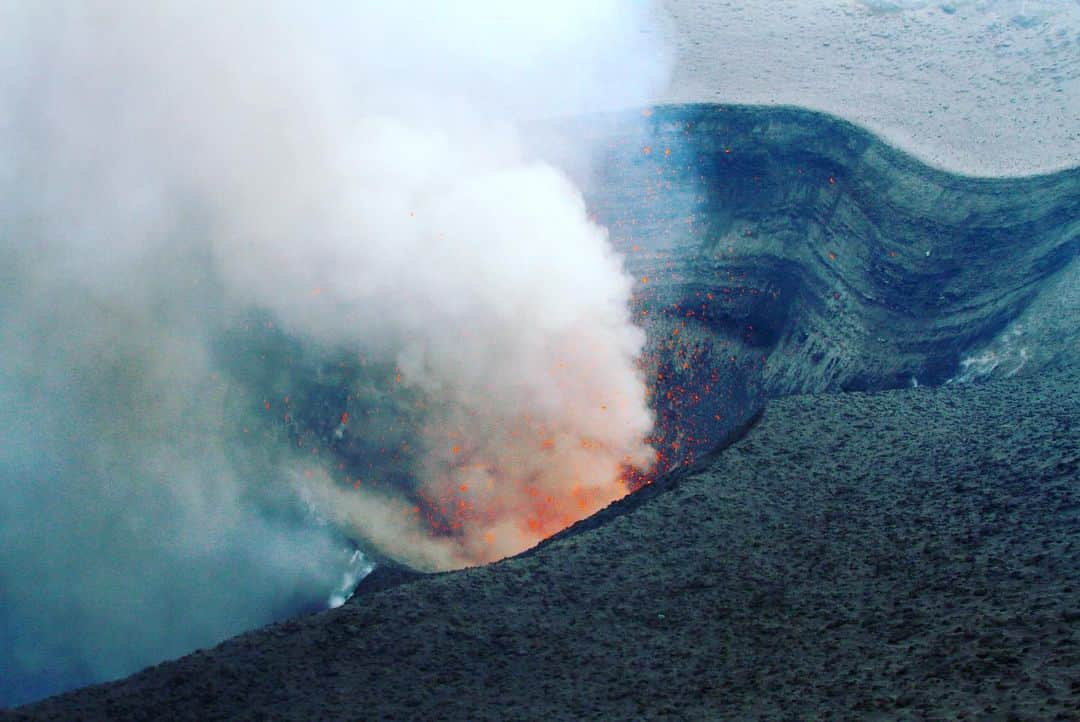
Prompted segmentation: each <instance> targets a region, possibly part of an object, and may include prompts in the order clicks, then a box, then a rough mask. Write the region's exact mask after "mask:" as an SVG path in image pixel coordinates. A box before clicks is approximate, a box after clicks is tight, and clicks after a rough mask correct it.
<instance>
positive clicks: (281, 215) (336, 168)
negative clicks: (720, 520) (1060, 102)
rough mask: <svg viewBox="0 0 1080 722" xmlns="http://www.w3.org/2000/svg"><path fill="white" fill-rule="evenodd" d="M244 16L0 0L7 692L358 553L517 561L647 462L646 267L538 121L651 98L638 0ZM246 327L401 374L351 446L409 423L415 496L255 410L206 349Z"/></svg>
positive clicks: (124, 660)
mask: <svg viewBox="0 0 1080 722" xmlns="http://www.w3.org/2000/svg"><path fill="white" fill-rule="evenodd" d="M224 5H225V7H222V6H221V4H218V3H209V2H192V1H187V2H176V3H165V2H161V3H126V2H119V1H118V2H105V1H104V0H103V1H101V2H94V3H64V4H49V3H33V2H30V1H29V0H27V2H16V3H7V4H5V5H4V6H3V8H0V150H2V152H0V188H2V192H3V195H2V196H0V198H2V200H0V249H2V253H3V258H4V263H3V265H2V267H0V425H2V427H3V428H4V429H5V431H4V433H3V434H2V435H0V609H2V610H3V611H2V615H0V616H2V618H0V649H3V650H4V651H2V652H0V663H2V665H3V667H4V669H5V675H3V676H4V678H5V681H4V682H2V683H0V702H5V701H6V702H9V703H11V702H17V701H22V700H25V699H29V698H32V697H35V696H40V695H41V694H43V693H46V692H51V691H55V690H56V689H58V688H61V687H64V686H70V685H71V684H76V683H82V682H87V681H91V680H96V679H102V678H107V677H111V676H116V675H120V674H123V673H126V672H130V671H132V670H133V669H136V668H138V667H140V666H143V665H145V664H148V663H151V662H154V661H157V660H159V659H161V658H163V657H168V656H174V655H178V654H181V653H183V652H186V651H188V650H190V649H191V648H193V647H195V646H198V645H202V644H209V643H212V642H214V641H216V640H218V639H221V638H222V637H224V636H227V635H229V634H231V633H235V632H237V631H239V630H241V629H243V628H246V627H251V626H256V625H258V624H260V623H264V622H265V621H267V620H269V619H272V618H274V617H275V616H276V615H280V614H283V613H286V612H288V611H290V610H293V609H295V608H296V606H297V605H298V604H303V603H306V602H308V601H309V600H310V599H311V598H312V596H313V594H314V592H313V591H312V590H321V591H318V592H317V593H318V594H323V595H324V596H325V595H328V594H329V593H330V592H331V591H332V590H333V589H334V588H335V585H336V584H337V583H338V581H339V577H340V575H341V572H342V569H343V568H344V566H345V563H346V558H347V557H346V556H345V555H346V554H347V553H348V552H347V551H346V549H345V544H344V542H343V538H344V536H348V537H353V538H359V539H363V540H365V541H366V542H367V543H368V544H371V545H373V546H375V547H377V548H379V549H381V550H382V551H384V552H386V553H388V554H390V555H392V556H395V557H398V558H401V559H403V560H406V561H409V562H411V563H414V564H417V565H420V566H423V567H428V568H448V567H455V566H461V565H464V564H468V563H475V562H480V561H486V560H490V559H495V558H499V557H501V556H504V555H506V554H509V553H512V552H515V551H518V550H520V549H522V548H524V547H525V546H528V545H529V544H531V543H532V542H534V541H536V540H538V539H539V538H541V537H542V536H544V535H547V534H550V533H551V532H553V531H555V530H557V529H558V528H560V527H561V526H563V525H565V524H566V523H568V522H569V521H572V520H574V519H577V518H581V517H582V516H584V515H585V514H587V513H588V512H591V511H593V510H595V509H596V508H598V507H599V506H602V505H603V504H605V503H607V502H608V501H610V500H612V499H614V498H616V497H618V496H620V495H621V494H622V493H624V489H623V488H622V486H621V484H620V482H619V474H620V471H621V470H622V469H623V468H624V467H625V466H626V465H628V464H629V465H639V466H647V465H648V464H649V461H650V459H651V450H650V449H649V448H648V447H647V446H646V445H645V444H644V443H643V441H642V439H643V438H644V437H645V436H646V435H647V433H648V432H649V430H650V428H651V425H652V418H651V414H650V412H649V409H648V407H647V404H646V398H645V390H644V387H643V382H642V379H641V376H640V374H639V372H638V371H637V369H636V368H635V358H636V357H637V355H638V354H639V352H640V349H641V346H642V343H643V335H642V332H641V331H640V330H639V329H637V328H636V327H635V326H634V325H633V324H632V323H631V322H630V319H629V312H628V309H627V301H628V298H629V294H630V288H631V284H630V280H629V279H628V278H627V277H626V275H625V274H624V272H623V271H622V267H621V262H620V259H619V258H617V257H616V256H615V255H614V254H613V252H612V251H611V249H610V247H609V245H608V243H607V237H606V232H605V231H604V230H603V229H602V228H599V227H597V226H596V225H595V224H593V223H592V222H591V221H590V220H589V218H588V216H587V213H586V209H585V204H584V201H583V200H582V196H581V193H580V191H579V190H578V189H577V188H576V187H575V186H574V184H573V183H571V181H570V180H568V177H567V176H566V175H565V174H564V172H563V171H561V170H559V168H560V167H564V166H566V165H567V164H574V165H577V166H578V167H586V166H587V164H588V151H589V149H588V148H585V147H577V146H574V147H570V146H567V145H566V144H565V143H564V142H560V141H561V140H565V139H560V138H559V136H558V135H557V134H556V135H551V134H546V135H543V136H541V135H540V134H538V133H531V132H530V131H529V129H530V128H533V127H535V126H534V124H535V123H536V122H537V120H538V119H545V118H547V119H550V118H558V117H563V116H571V115H577V114H582V113H589V112H594V111H601V110H609V109H615V108H626V107H632V106H638V105H643V104H645V103H647V102H648V101H649V100H650V98H651V97H652V95H653V93H655V92H657V91H658V90H659V89H660V85H661V84H662V83H663V82H664V79H665V67H664V62H663V60H662V58H663V54H662V53H661V52H660V49H659V48H658V47H657V45H656V43H657V40H656V38H657V37H659V35H660V33H659V32H654V31H653V30H654V29H653V28H652V27H651V25H652V24H653V23H655V17H656V16H655V14H654V13H653V11H652V10H651V9H649V8H647V7H645V6H644V5H641V4H626V3H616V2H589V3H580V2H576V0H566V1H565V2H552V1H551V0H548V1H545V2H535V3H533V2H530V3H501V2H490V3H481V2H474V3H434V2H432V3H430V4H428V3H416V2H412V3H382V2H371V3H355V2H349V3H346V2H341V3H323V4H321V5H320V6H319V9H318V10H317V11H312V10H311V9H310V8H305V7H304V5H305V4H303V3H275V4H273V5H269V4H267V3H262V2H258V3H256V2H250V3H248V2H231V3H226V4H224ZM540 137H544V138H546V139H547V144H538V143H537V142H536V139H537V138H540ZM553 138H554V139H556V140H554V141H553V140H552V139H553ZM253 313H254V314H263V315H262V316H258V318H260V319H266V320H265V324H266V325H267V326H273V327H274V328H275V329H278V328H280V329H281V331H282V332H283V333H284V334H286V335H287V336H288V337H289V338H292V339H296V340H298V343H300V344H301V345H302V346H303V347H304V348H306V349H308V350H309V352H310V353H312V354H315V355H316V356H320V357H321V358H324V359H328V358H331V357H333V358H337V357H342V358H349V359H357V358H363V359H365V363H368V364H370V366H364V367H363V368H381V369H389V370H390V371H389V373H390V376H392V379H391V380H392V386H388V385H387V384H382V385H379V384H376V383H375V380H374V379H375V376H373V375H372V374H373V372H370V373H369V372H364V373H359V372H357V375H356V377H355V378H352V379H348V383H349V389H348V390H349V399H354V400H357V401H363V404H364V408H366V409H368V410H369V411H371V410H372V409H375V410H378V409H380V408H382V409H384V410H386V409H389V411H388V412H386V413H384V414H382V415H379V414H374V415H372V414H368V415H367V416H365V417H364V418H353V419H351V420H350V419H349V418H348V417H347V416H346V415H345V414H342V415H341V418H340V422H338V426H337V428H336V430H335V433H336V437H337V438H339V439H341V438H343V437H345V438H346V439H348V438H355V439H357V440H358V443H359V442H360V441H363V438H365V435H366V434H368V433H369V432H372V430H373V428H374V425H375V424H376V423H379V424H383V422H387V423H389V424H395V423H396V424H400V425H401V428H403V429H404V432H403V433H402V436H401V438H400V439H398V446H399V447H401V448H408V449H409V450H410V451H409V454H410V455H409V459H410V460H411V461H410V468H409V469H408V471H409V478H410V479H411V481H409V482H408V483H407V484H405V485H404V486H401V485H399V486H395V485H394V483H391V482H390V481H387V480H386V479H380V478H379V477H380V476H385V475H386V472H387V468H386V467H385V465H384V466H379V465H378V464H372V466H371V468H372V474H374V477H375V478H374V479H364V480H363V481H364V482H365V483H363V484H361V483H359V482H360V480H359V479H358V480H357V483H356V484H350V483H348V481H351V479H350V480H348V481H346V480H345V479H343V478H342V476H343V475H342V471H341V467H342V466H344V464H338V465H335V463H334V456H333V455H332V454H330V453H327V452H326V450H324V453H322V454H321V455H319V454H318V453H315V452H317V451H319V449H317V448H302V447H300V446H299V445H298V444H295V443H292V442H293V441H295V439H294V438H291V437H289V436H288V435H287V434H277V435H275V434H260V433H258V429H259V428H265V427H266V424H265V423H262V422H258V423H257V422H256V420H254V419H252V420H250V421H248V420H245V419H243V418H241V419H239V420H238V419H237V418H235V416H236V414H235V409H236V408H244V409H247V408H251V407H252V406H262V405H265V407H266V409H267V413H268V415H273V416H274V418H275V419H276V418H278V414H279V413H281V414H283V416H282V418H286V417H287V414H288V412H289V410H288V406H287V404H286V405H285V406H283V404H285V402H283V401H282V400H281V399H279V398H276V397H275V398H273V399H271V398H269V397H267V398H266V399H265V401H264V399H263V396H262V394H263V393H264V392H265V389H260V388H259V385H258V384H257V383H254V382H252V380H251V378H250V375H249V374H246V373H245V369H246V368H248V367H245V366H244V365H243V364H242V363H240V362H238V361H237V360H236V359H237V354H238V353H239V352H237V351H236V349H235V347H233V346H230V345H229V344H228V343H226V342H224V341H223V340H222V339H227V338H229V334H230V333H232V332H233V331H234V330H235V329H238V328H247V327H250V326H251V324H252V323H253V321H252V319H253V318H255V317H256V316H253ZM342 367H343V368H345V367H347V368H348V369H354V367H353V366H346V364H344V362H343V363H342ZM355 368H357V369H358V368H361V366H357V367H355ZM263 372H264V373H267V371H266V368H264V369H263ZM270 372H274V373H276V372H277V367H275V366H273V365H272V364H271V365H270ZM281 373H286V371H281ZM365 374H366V375H365ZM291 381H292V380H290V383H291ZM380 383H381V382H380ZM278 385H280V384H278ZM286 385H288V384H286ZM269 386H272V387H273V388H274V389H277V388H278V386H277V385H274V384H270V385H269ZM269 386H268V387H267V388H269ZM376 386H378V388H377V389H376ZM279 407H280V408H279ZM405 409H408V410H409V414H411V415H409V416H408V419H407V420H403V419H404V418H405V416H404V410H405ZM339 411H340V410H339ZM334 413H335V415H336V414H337V413H338V411H335V412H334ZM384 425H385V424H384ZM241 427H242V428H241ZM380 433H382V431H380ZM380 481H381V482H383V483H378V482H380ZM371 482H374V483H371ZM399 487H400V488H399ZM432 517H438V518H437V519H436V520H433V519H432ZM435 522H437V523H438V524H439V525H440V529H441V532H440V533H439V534H436V535H432V534H431V533H430V530H429V528H428V527H429V525H431V524H432V523H435ZM6 670H13V671H12V672H10V673H8V672H7V671H6Z"/></svg>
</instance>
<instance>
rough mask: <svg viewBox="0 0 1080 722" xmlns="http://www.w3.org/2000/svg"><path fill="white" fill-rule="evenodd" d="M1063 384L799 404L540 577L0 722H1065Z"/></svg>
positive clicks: (779, 410) (306, 631)
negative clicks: (652, 721) (644, 721)
mask: <svg viewBox="0 0 1080 722" xmlns="http://www.w3.org/2000/svg"><path fill="white" fill-rule="evenodd" d="M1078 418H1080V375H1078V374H1077V369H1076V367H1075V366H1073V367H1072V368H1062V369H1055V370H1047V371H1045V372H1044V373H1040V374H1037V375H1029V376H1017V377H1014V378H1010V379H1001V380H996V381H992V382H989V383H984V384H974V385H950V386H946V387H940V388H919V389H908V390H897V391H888V392H880V393H862V392H854V393H847V394H832V395H818V396H794V397H789V398H785V399H782V400H777V401H773V402H771V403H770V404H769V406H768V408H767V409H766V411H765V413H764V415H763V417H762V418H761V419H760V421H759V422H758V423H757V424H756V425H755V426H754V427H753V428H752V429H751V430H750V431H749V432H748V433H747V434H746V436H745V437H743V438H742V439H741V440H740V441H738V442H737V443H735V444H734V445H733V446H731V447H729V448H727V449H725V450H723V451H722V452H721V453H719V454H717V455H715V456H712V457H710V458H708V459H707V460H704V461H703V462H702V463H701V464H700V465H698V466H696V467H694V468H692V469H688V470H685V471H683V472H678V473H675V474H672V475H670V476H667V477H665V478H662V479H660V480H658V481H657V483H655V484H654V485H652V486H651V487H650V488H649V489H648V490H647V492H648V496H649V498H648V500H647V501H645V502H644V503H638V501H637V498H636V497H634V496H632V497H629V498H628V499H627V500H625V501H624V502H619V503H617V504H615V505H613V506H612V507H611V508H610V509H609V510H607V511H606V512H603V513H602V516H603V517H604V523H601V524H585V525H583V526H582V527H581V528H580V529H572V530H571V531H570V533H567V534H564V535H563V536H562V537H561V538H559V539H556V540H553V541H551V542H549V543H547V544H545V545H543V546H542V547H541V548H539V549H537V550H536V551H534V552H529V553H526V554H524V555H522V556H520V557H517V558H513V559H509V560H506V561H503V562H499V563H497V564H494V565H490V566H486V567H480V568H475V569H468V570H464V571H460V572H454V573H447V574H442V575H437V576H432V577H430V578H422V579H417V580H412V581H408V580H406V581H405V583H404V584H401V585H399V586H396V587H393V586H390V587H387V588H384V589H382V590H373V591H371V592H370V593H364V594H361V595H359V596H357V597H356V598H354V599H353V600H352V601H351V602H350V603H349V604H347V605H345V606H344V607H342V608H339V609H336V610H332V611H328V612H323V613H320V614H316V615H312V616H308V617H302V618H298V619H295V620H293V621H289V622H285V623H282V624H278V625H274V626H271V627H268V628H266V629H263V630H259V631H256V632H251V633H249V634H245V635H241V636H239V637H237V638H235V639H233V640H230V641H228V642H226V643H224V644H222V645H220V646H218V647H215V648H213V649H210V650H205V651H200V652H197V653H195V654H193V655H189V656H187V657H184V658H182V659H180V660H177V661H176V662H168V663H165V664H161V665H158V666H155V667H152V668H150V669H148V670H146V671H144V672H141V673H139V674H137V675H135V676H133V677H130V678H128V679H127V680H124V681H121V682H117V683H113V684H108V685H101V686H97V687H90V688H87V689H84V690H80V691H77V692H73V693H69V694H66V695H63V696H60V697H56V698H52V699H50V700H46V701H44V702H41V703H39V704H36V705H32V706H30V707H26V708H23V709H21V710H18V711H15V712H11V713H8V714H6V715H5V716H4V717H5V719H11V720H16V719H25V720H30V719H163V718H170V719H193V720H194V719H200V720H201V719H218V718H233V717H235V718H243V719H357V718H363V719H492V720H497V719H613V718H619V719H640V718H657V719H793V720H794V719H799V720H806V719H850V720H866V719H897V720H899V719H967V720H1010V719H1047V720H1052V719H1059V720H1069V719H1075V715H1076V712H1077V709H1080V676H1078V669H1080V586H1078V585H1077V582H1076V580H1077V578H1078V574H1080V536H1078V533H1077V529H1078V526H1077V510H1078V509H1080V486H1078V485H1077V480H1078V475H1080V466H1078V464H1080V435H1078V434H1077V430H1076V423H1077V419H1078Z"/></svg>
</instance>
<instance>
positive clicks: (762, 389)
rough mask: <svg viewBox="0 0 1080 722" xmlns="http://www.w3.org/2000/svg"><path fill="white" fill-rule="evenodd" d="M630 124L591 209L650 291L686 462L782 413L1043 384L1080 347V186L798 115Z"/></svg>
mask: <svg viewBox="0 0 1080 722" xmlns="http://www.w3.org/2000/svg"><path fill="white" fill-rule="evenodd" d="M612 125H614V126H615V127H616V128H619V129H621V131H617V132H621V134H622V135H621V137H622V139H623V140H622V141H621V142H616V143H614V144H612V145H610V147H609V150H608V151H607V153H606V155H605V157H604V158H603V159H602V160H601V161H600V162H599V163H598V164H597V166H598V167H599V168H601V169H602V171H601V174H602V177H601V179H600V180H599V181H598V182H596V183H593V184H590V185H589V188H590V189H591V190H590V193H589V203H590V207H591V208H592V209H593V210H594V212H595V213H596V215H597V217H598V219H599V220H600V221H601V222H603V223H605V224H607V225H608V226H609V227H610V228H611V231H612V239H613V241H614V242H615V244H616V245H617V247H619V248H620V250H622V251H623V252H625V253H626V256H627V259H628V265H629V267H630V269H631V270H632V271H633V273H634V275H635V276H636V277H637V278H639V279H641V281H640V283H639V287H638V292H637V305H638V308H637V312H638V314H639V317H640V318H641V319H642V321H643V322H644V323H645V326H646V328H647V330H648V332H649V340H650V341H649V343H650V358H649V363H650V371H651V372H652V373H653V374H654V377H655V378H656V404H657V409H658V412H659V416H660V421H661V428H660V432H659V433H658V438H659V440H660V442H661V444H662V445H666V447H667V448H665V449H664V451H665V453H666V454H667V455H668V456H669V458H670V459H671V461H673V462H677V461H679V460H685V459H686V458H689V457H692V456H693V455H694V453H693V452H700V451H702V450H705V449H708V448H710V446H711V445H712V444H713V443H714V442H715V440H716V439H717V438H719V436H720V435H722V433H723V432H724V431H725V430H726V429H728V428H731V427H732V426H736V425H738V424H740V423H742V422H743V421H744V420H745V419H746V418H747V416H748V415H749V414H750V413H752V409H753V408H754V407H756V406H757V405H759V404H760V403H761V401H762V400H763V399H765V398H770V397H776V396H782V395H786V394H792V393H812V392H822V391H844V390H873V389H885V388H897V387H902V386H907V385H913V384H916V383H918V384H930V385H933V384H939V383H943V382H945V381H946V380H948V379H950V378H953V377H958V376H962V377H966V378H973V377H980V376H982V377H988V376H995V375H996V376H1003V375H1008V374H1010V373H1014V372H1016V371H1017V370H1019V369H1021V368H1022V369H1023V371H1024V372H1029V371H1037V370H1038V369H1040V368H1043V367H1046V366H1050V365H1054V364H1056V363H1059V362H1060V361H1061V360H1062V359H1063V358H1064V357H1066V356H1067V355H1069V354H1073V353H1075V349H1076V348H1077V347H1078V346H1080V264H1078V263H1077V257H1078V253H1080V169H1074V170H1070V171H1066V172H1061V173H1057V174H1054V175H1048V176H1039V177H1032V178H1008V179H985V178H969V177H962V176H957V175H953V174H950V173H946V172H943V171H940V170H937V169H934V168H931V167H928V166H926V165H924V164H922V163H920V162H919V161H917V160H915V159H914V158H912V157H910V156H908V155H906V154H904V153H902V152H899V151H897V150H895V149H893V148H891V147H890V146H888V145H886V144H884V143H882V142H881V141H880V140H879V139H878V138H876V137H875V136H873V135H871V134H870V133H867V132H866V131H864V130H862V129H860V128H858V127H856V126H854V125H851V124H850V123H847V122H845V121H842V120H839V119H837V118H834V117H831V116H827V115H823V114H819V113H813V112H810V111H806V110H800V109H796V108H762V107H744V106H711V105H708V106H707V105H690V106H675V107H665V108H659V109H656V110H655V112H653V113H652V114H651V115H649V116H648V117H647V118H644V119H643V118H641V117H639V116H636V115H635V116H633V117H629V116H621V117H619V118H613V119H611V118H609V119H607V120H606V121H605V124H604V125H603V127H604V129H605V132H610V131H611V127H612ZM587 127H596V126H595V125H590V126H587ZM580 132H583V133H584V132H587V130H582V131H580ZM965 361H966V363H965ZM673 443H674V444H677V446H676V447H674V448H673V447H672V446H671V445H672V444H673Z"/></svg>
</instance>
